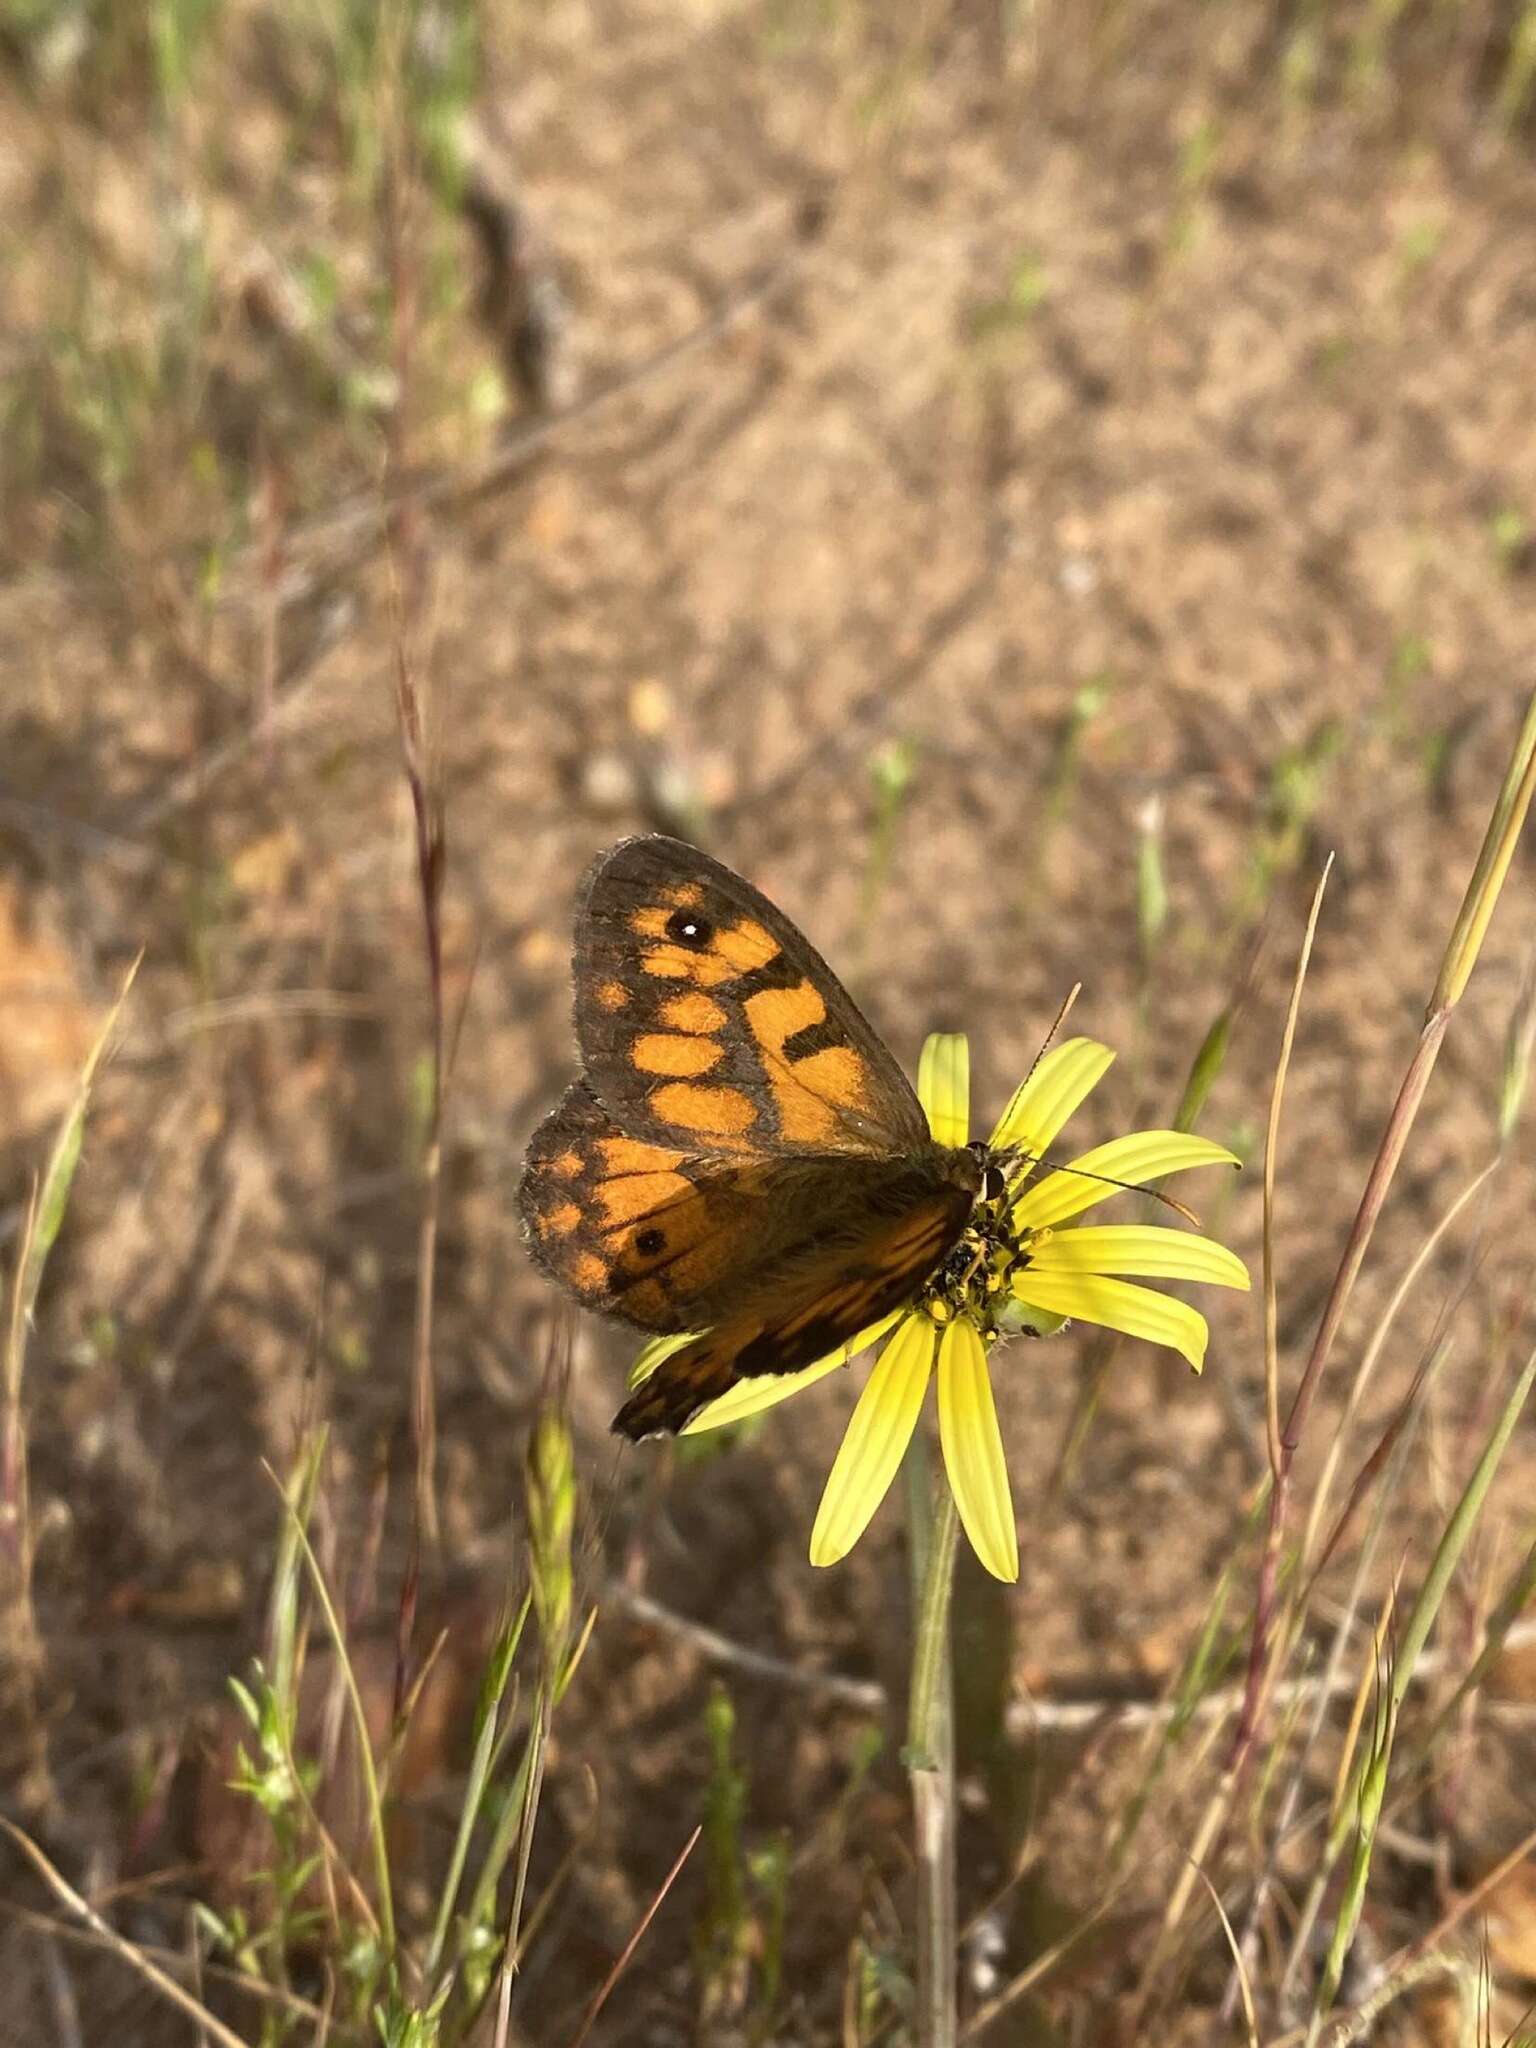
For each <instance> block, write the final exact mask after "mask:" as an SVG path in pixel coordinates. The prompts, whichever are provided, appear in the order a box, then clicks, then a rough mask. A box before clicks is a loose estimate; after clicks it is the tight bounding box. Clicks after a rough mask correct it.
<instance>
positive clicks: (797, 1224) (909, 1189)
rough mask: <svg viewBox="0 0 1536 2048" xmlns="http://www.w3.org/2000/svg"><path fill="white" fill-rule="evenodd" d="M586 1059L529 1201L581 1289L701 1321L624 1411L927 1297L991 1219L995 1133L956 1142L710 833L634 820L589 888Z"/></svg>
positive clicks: (790, 1358)
mask: <svg viewBox="0 0 1536 2048" xmlns="http://www.w3.org/2000/svg"><path fill="white" fill-rule="evenodd" d="M572 973H573V978H574V981H575V992H576V1037H577V1042H578V1046H579V1048H580V1053H581V1064H582V1074H581V1078H580V1079H579V1080H578V1081H576V1082H575V1083H573V1085H572V1086H571V1087H570V1088H569V1089H568V1090H567V1091H566V1093H565V1095H564V1097H563V1098H562V1100H561V1102H560V1103H559V1105H558V1107H557V1108H555V1109H554V1110H552V1111H551V1113H550V1114H549V1116H548V1117H546V1118H545V1120H544V1122H543V1123H542V1124H540V1126H539V1128H538V1129H537V1130H536V1131H535V1132H534V1134H533V1138H532V1140H531V1142H530V1144H529V1147H528V1157H527V1162H526V1165H525V1168H524V1172H523V1178H522V1184H521V1186H520V1188H519V1190H518V1206H519V1208H520V1210H521V1212H522V1218H523V1223H524V1226H525V1229H526V1231H527V1235H528V1243H529V1246H530V1248H531V1250H532V1252H533V1255H534V1257H535V1258H536V1259H537V1260H538V1261H539V1263H540V1264H541V1265H542V1266H544V1267H545V1268H546V1270H547V1271H548V1272H549V1273H551V1274H552V1275H553V1276H554V1278H555V1279H556V1280H558V1281H559V1282H560V1284H561V1285H562V1286H563V1287H565V1288H566V1289H567V1290H568V1291H569V1292H570V1293H571V1294H573V1295H574V1296H575V1297H576V1299H577V1300H578V1301H579V1302H580V1303H582V1305H583V1306H584V1307H587V1308H591V1309H597V1310H600V1311H601V1312H603V1313H604V1314H607V1315H612V1316H618V1317H621V1318H622V1319H623V1320H624V1321H626V1322H629V1323H633V1324H635V1325H636V1326H637V1327H638V1328H640V1329H642V1330H649V1331H652V1332H654V1333H657V1334H676V1333H681V1332H688V1331H697V1332H699V1333H700V1334H698V1335H697V1336H694V1337H693V1338H692V1339H691V1341H690V1342H688V1343H686V1344H683V1345H682V1346H681V1347H680V1348H678V1349H677V1350H674V1351H672V1352H670V1353H669V1354H668V1355H667V1356H666V1357H665V1358H663V1359H662V1361H661V1363H660V1364H659V1365H658V1366H657V1367H656V1369H655V1371H654V1372H653V1373H652V1374H651V1376H650V1377H649V1378H648V1379H646V1380H645V1381H644V1382H642V1384H641V1385H640V1386H639V1387H638V1388H637V1390H636V1391H635V1393H634V1394H633V1395H632V1396H631V1398H630V1399H629V1400H628V1401H627V1402H626V1403H625V1404H624V1406H623V1408H621V1409H620V1411H619V1413H618V1415H617V1416H616V1417H615V1419H614V1425H613V1426H614V1428H615V1429H616V1430H618V1431H619V1432H620V1433H621V1434H622V1435H624V1436H627V1437H630V1438H635V1439H638V1438H640V1437H643V1436H648V1435H651V1434H652V1433H653V1432H655V1431H658V1430H663V1431H672V1430H678V1429H681V1428H682V1427H683V1426H684V1424H685V1423H687V1422H688V1421H689V1419H690V1418H691V1417H692V1416H693V1415H695V1414H696V1413H697V1412H698V1410H699V1409H700V1408H702V1407H703V1406H704V1404H705V1403H706V1402H708V1401H711V1400H713V1399H714V1398H715V1397H716V1396H717V1395H719V1394H723V1393H724V1392H725V1391H726V1390H727V1389H728V1388H729V1387H731V1386H734V1385H735V1383H736V1382H737V1381H738V1380H740V1379H743V1378H748V1377H753V1376H755V1375H758V1374H763V1373H790V1372H796V1371H798V1370H799V1369H800V1368H801V1367H802V1366H805V1365H809V1364H811V1363H812V1362H813V1361H814V1360H816V1359H818V1358H822V1357H824V1356H825V1355H826V1354H827V1353H828V1352H829V1351H833V1350H835V1349H836V1348H837V1346H838V1345H839V1344H842V1343H845V1342H846V1341H847V1340H848V1339H849V1338H850V1337H852V1336H854V1335H856V1334H857V1333H858V1332H859V1331H860V1330H862V1329H864V1328H865V1327H866V1326H867V1325H868V1324H870V1323H872V1322H874V1321H876V1320H877V1319H878V1318H879V1317H880V1316H882V1315H884V1314H885V1313H886V1312H887V1311H888V1310H890V1309H893V1308H895V1307H897V1306H898V1305H899V1304H900V1303H901V1302H903V1301H904V1300H906V1299H907V1298H908V1297H909V1296H911V1295H913V1294H914V1293H916V1291H917V1290H918V1289H919V1288H920V1287H921V1285H922V1283H923V1282H924V1281H925V1280H926V1279H927V1278H928V1277H929V1276H930V1275H931V1274H932V1273H933V1272H934V1271H935V1270H936V1269H937V1268H938V1267H939V1266H940V1265H941V1264H942V1263H943V1261H944V1259H945V1258H946V1257H947V1255H948V1254H949V1252H950V1250H951V1249H952V1248H953V1246H954V1245H955V1244H956V1243H957V1241H958V1240H959V1238H960V1236H961V1234H962V1233H963V1231H964V1230H965V1227H966V1224H967V1222H968V1220H969V1218H970V1215H971V1211H972V1208H973V1206H974V1204H975V1200H976V1196H977V1193H978V1191H979V1190H980V1188H981V1184H982V1177H983V1173H984V1171H985V1165H984V1161H983V1159H982V1157H981V1155H980V1153H979V1151H978V1150H977V1149H974V1148H971V1147H958V1148H953V1147H950V1146H946V1145H940V1144H938V1143H936V1142H935V1140H934V1139H933V1137H932V1136H931V1135H930V1133H929V1130H928V1124H927V1119H926V1118H925V1117H924V1115H923V1111H922V1108H921V1106H920V1104H919V1102H918V1100H917V1097H916V1095H915V1094H914V1093H913V1091H912V1088H911V1086H910V1085H909V1083H908V1081H907V1079H906V1076H905V1075H904V1074H903V1073H902V1071H901V1069H900V1067H899V1066H898V1065H897V1064H896V1061H895V1060H894V1059H893V1057H892V1056H891V1054H890V1053H889V1052H888V1051H887V1050H886V1048H885V1046H884V1045H883V1044H882V1043H881V1041H880V1039H879V1038H878V1037H877V1035H876V1034H875V1032H874V1031H873V1029H872V1028H871V1027H870V1025H869V1024H868V1023H867V1022H866V1021H865V1019H864V1018H863V1016H862V1015H861V1014H860V1012H859V1010H858V1007H857V1005H856V1004H855V1003H854V1001H853V999H852V997H851V996H850V995H849V994H848V992H847V990H846V989H845V988H844V987H843V985H842V983H841V982H840V981H839V980H838V979H837V977H836V975H834V974H833V972H832V970H831V968H829V967H828V966H827V963H826V962H825V961H824V960H823V959H822V957H821V955H820V954H819V953H818V952H817V951H816V949H815V947H814V946H812V945H811V943H810V941H809V940H808V939H806V937H805V936H804V934H803V933H801V932H800V931H799V930H797V929H796V927H795V926H794V925H793V924H792V923H791V922H790V920H789V919H788V918H787V917H786V916H785V915H784V913H783V912H782V911H780V910H776V909H775V908H774V906H773V905H772V904H771V903H770V902H769V901H768V899H767V898H766V897H765V896H763V895H762V894H761V893H760V892H759V891H758V890H756V889H754V888H753V887H752V885H751V883H749V882H745V881H743V880H742V878H741V876H740V875H737V874H733V873H732V871H731V870H730V869H729V868H727V867H724V866H722V865H721V863H720V862H719V861H717V860H712V859H710V857H709V855H708V854H705V853H701V852H700V851H699V850H698V849H697V848H696V847H693V846H688V845H685V844H684V843H683V842H682V841H680V840H676V839H667V838H662V837H654V838H643V839H628V840H624V841H622V842H621V843H620V844H619V845H618V846H615V847H613V848H611V849H610V850H609V851H608V852H607V853H605V854H604V855H603V856H602V857H601V858H600V859H599V860H598V862H597V864H596V866H595V867H594V868H593V869H592V870H591V872H590V873H589V875H588V876H587V878H586V881H585V882H584V884H583V885H582V889H581V892H580V895H579V898H578V902H577V911H576V939H575V948H574V956H573V961H572Z"/></svg>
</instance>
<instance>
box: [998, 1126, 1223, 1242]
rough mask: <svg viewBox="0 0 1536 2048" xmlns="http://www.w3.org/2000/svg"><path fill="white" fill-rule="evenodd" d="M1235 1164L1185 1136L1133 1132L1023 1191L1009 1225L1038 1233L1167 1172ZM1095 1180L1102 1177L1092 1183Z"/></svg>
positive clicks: (1209, 1144) (1219, 1148) (1220, 1152)
mask: <svg viewBox="0 0 1536 2048" xmlns="http://www.w3.org/2000/svg"><path fill="white" fill-rule="evenodd" d="M1238 1163H1239V1162H1238V1158H1237V1154H1236V1153H1235V1152H1229V1151H1228V1150H1227V1148H1226V1146H1225V1145H1216V1144H1213V1143H1212V1141H1211V1140H1210V1139H1209V1138H1196V1137H1192V1136H1191V1135H1190V1134H1189V1132H1187V1131H1136V1132H1133V1133H1132V1135H1131V1136H1130V1137H1128V1138H1111V1139H1110V1141H1109V1143H1108V1144H1107V1145H1095V1147H1094V1148H1093V1150H1092V1151H1091V1152H1084V1153H1083V1155H1082V1156H1081V1158H1078V1159H1073V1160H1070V1161H1069V1162H1068V1164H1067V1165H1066V1166H1064V1167H1058V1168H1057V1170H1056V1172H1055V1173H1048V1174H1047V1175H1046V1177H1045V1179H1044V1180H1042V1181H1037V1182H1036V1184H1035V1185H1034V1186H1033V1187H1031V1188H1026V1189H1025V1190H1024V1192H1023V1194H1022V1195H1020V1197H1019V1199H1018V1200H1017V1201H1016V1202H1015V1203H1014V1205H1013V1220H1014V1222H1015V1223H1017V1224H1019V1225H1020V1226H1021V1227H1024V1228H1027V1229H1030V1230H1041V1229H1044V1228H1045V1227H1046V1226H1047V1225H1048V1224H1052V1223H1064V1222H1065V1221H1066V1219H1067V1218H1068V1217H1069V1216H1080V1215H1081V1214H1082V1212H1083V1210H1084V1209H1091V1208H1092V1207H1093V1206H1094V1204H1095V1203H1096V1202H1107V1201H1108V1200H1109V1198H1110V1196H1111V1195H1118V1194H1121V1193H1123V1192H1124V1189H1125V1187H1140V1186H1141V1185H1142V1184H1143V1183H1144V1182H1146V1181H1150V1180H1161V1179H1162V1177H1163V1175H1164V1174H1165V1173H1182V1172H1183V1171H1184V1169H1185V1168H1186V1167H1189V1166H1236V1165H1237V1164H1238ZM1074 1169H1075V1170H1074ZM1093 1175H1099V1176H1100V1178H1098V1179H1093V1178H1092V1177H1091V1176H1093ZM1106 1183H1108V1184H1106Z"/></svg>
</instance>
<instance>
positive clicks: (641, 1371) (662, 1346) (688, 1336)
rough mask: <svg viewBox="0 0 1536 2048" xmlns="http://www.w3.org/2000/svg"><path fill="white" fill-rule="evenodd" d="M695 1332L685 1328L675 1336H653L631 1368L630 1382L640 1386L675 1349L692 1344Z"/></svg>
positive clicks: (638, 1354) (641, 1349)
mask: <svg viewBox="0 0 1536 2048" xmlns="http://www.w3.org/2000/svg"><path fill="white" fill-rule="evenodd" d="M695 1334H696V1333H695V1332H694V1331H692V1330H684V1331H683V1332H682V1333H681V1335H679V1336H675V1337H653V1338H652V1339H651V1341H650V1342H649V1343H648V1344H644V1345H642V1346H641V1348H640V1350H639V1352H638V1353H637V1355H636V1358H635V1362H634V1364H633V1365H632V1366H631V1367H630V1368H629V1384H630V1386H631V1387H632V1388H633V1387H638V1386H639V1384H640V1382H641V1381H642V1380H648V1379H649V1378H650V1376H651V1374H652V1373H653V1372H654V1371H655V1370H656V1368H657V1366H658V1365H660V1363H661V1361H662V1360H663V1359H664V1358H670V1357H671V1355H672V1353H673V1352H674V1351H681V1350H682V1348H683V1346H684V1345H685V1344H691V1343H692V1342H693V1340H694V1336H695Z"/></svg>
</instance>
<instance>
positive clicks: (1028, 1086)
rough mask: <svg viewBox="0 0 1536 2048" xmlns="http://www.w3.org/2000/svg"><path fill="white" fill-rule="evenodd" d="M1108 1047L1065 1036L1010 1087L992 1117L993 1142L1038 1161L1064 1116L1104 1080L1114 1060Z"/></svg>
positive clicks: (1060, 1125)
mask: <svg viewBox="0 0 1536 2048" xmlns="http://www.w3.org/2000/svg"><path fill="white" fill-rule="evenodd" d="M1114 1058H1115V1056H1114V1054H1113V1053H1112V1052H1111V1051H1110V1049H1109V1047H1108V1046H1107V1045H1100V1044H1099V1042H1098V1040H1097V1039H1094V1038H1069V1039H1067V1040H1065V1041H1064V1042H1063V1043H1062V1044H1061V1045H1054V1046H1052V1047H1051V1050H1050V1051H1049V1052H1048V1053H1046V1054H1044V1055H1043V1057H1042V1058H1040V1059H1038V1060H1037V1061H1036V1062H1035V1065H1034V1069H1033V1071H1032V1072H1031V1073H1029V1074H1027V1075H1026V1076H1025V1078H1024V1079H1023V1080H1022V1081H1021V1082H1020V1083H1019V1085H1018V1087H1017V1088H1015V1089H1014V1091H1013V1100H1012V1101H1011V1102H1010V1103H1009V1105H1008V1107H1007V1108H1006V1109H1005V1110H1004V1111H1003V1113H1002V1115H1001V1116H1000V1117H999V1118H998V1120H997V1125H996V1128H995V1129H994V1131H993V1133H992V1138H991V1142H992V1144H994V1145H1022V1146H1023V1147H1024V1149H1025V1150H1026V1151H1027V1152H1031V1153H1033V1154H1034V1156H1035V1157H1036V1158H1037V1159H1038V1158H1039V1156H1040V1155H1041V1153H1043V1152H1044V1150H1045V1148H1046V1146H1047V1145H1049V1144H1050V1142H1051V1140H1052V1139H1053V1138H1054V1137H1055V1136H1056V1133H1057V1132H1058V1131H1059V1130H1060V1129H1061V1127H1062V1125H1063V1124H1064V1123H1065V1122H1066V1120H1067V1118H1068V1117H1069V1116H1071V1114H1072V1112H1073V1111H1074V1110H1075V1109H1076V1108H1077V1106H1078V1104H1079V1103H1081V1102H1082V1101H1083V1099H1084V1098H1085V1097H1086V1096H1087V1095H1089V1094H1091V1093H1092V1091H1093V1090H1094V1089H1095V1088H1096V1087H1097V1086H1098V1085H1099V1083H1100V1081H1102V1080H1103V1078H1104V1076H1105V1074H1107V1073H1108V1071H1109V1069H1110V1067H1111V1066H1112V1065H1113V1063H1114Z"/></svg>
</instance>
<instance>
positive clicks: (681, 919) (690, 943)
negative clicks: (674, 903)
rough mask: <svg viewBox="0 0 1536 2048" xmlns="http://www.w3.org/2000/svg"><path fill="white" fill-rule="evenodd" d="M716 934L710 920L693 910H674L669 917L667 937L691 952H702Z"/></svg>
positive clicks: (675, 944)
mask: <svg viewBox="0 0 1536 2048" xmlns="http://www.w3.org/2000/svg"><path fill="white" fill-rule="evenodd" d="M714 936H715V928H714V926H713V925H712V924H711V923H710V922H709V920H708V919H707V918H703V917H699V916H697V915H696V914H695V913H694V912H693V911H691V910H674V911H673V913H672V915H671V916H670V917H669V918H668V919H667V937H668V938H669V939H670V940H671V941H672V943H673V945H674V946H686V947H687V948H688V949H689V951H690V952H693V953H702V952H703V951H704V949H705V947H706V946H708V945H709V943H710V941H711V940H712V939H713V938H714Z"/></svg>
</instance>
